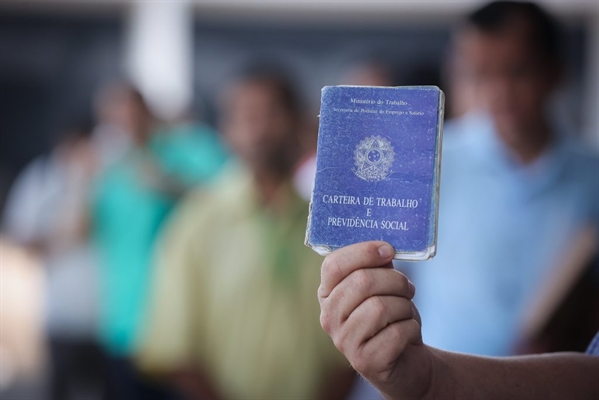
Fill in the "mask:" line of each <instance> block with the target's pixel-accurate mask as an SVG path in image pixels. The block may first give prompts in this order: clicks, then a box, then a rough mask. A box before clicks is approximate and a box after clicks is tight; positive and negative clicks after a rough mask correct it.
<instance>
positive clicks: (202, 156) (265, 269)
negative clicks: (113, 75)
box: [0, 2, 599, 400]
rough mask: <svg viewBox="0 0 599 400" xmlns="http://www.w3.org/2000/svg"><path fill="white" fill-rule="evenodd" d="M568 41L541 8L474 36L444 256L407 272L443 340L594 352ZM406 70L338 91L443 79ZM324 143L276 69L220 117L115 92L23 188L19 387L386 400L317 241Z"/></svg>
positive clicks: (523, 9) (57, 393)
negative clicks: (167, 115)
mask: <svg viewBox="0 0 599 400" xmlns="http://www.w3.org/2000/svg"><path fill="white" fill-rule="evenodd" d="M559 44H560V39H559V27H558V26H557V24H556V22H555V21H554V19H553V18H552V17H551V16H549V15H548V14H546V13H545V12H544V11H543V10H542V9H541V8H539V7H538V6H536V5H534V4H530V3H518V2H494V3H491V4H489V5H486V6H483V7H481V8H480V9H478V10H476V11H475V12H473V13H471V14H470V15H469V16H468V17H467V18H465V19H464V21H463V22H462V23H461V25H460V26H458V27H457V28H456V31H455V33H454V36H453V38H452V43H451V51H450V52H449V54H450V55H449V57H448V59H447V62H446V66H445V67H446V71H445V80H444V81H443V84H442V86H443V87H442V89H444V90H445V91H446V92H447V99H448V105H449V106H450V110H451V114H450V117H451V118H450V119H448V121H447V122H446V126H445V134H444V135H445V138H444V143H443V164H442V174H441V176H442V178H441V195H440V199H441V200H440V212H439V214H440V217H439V218H440V222H439V227H440V228H439V234H438V256H437V257H436V258H435V259H434V260H433V261H430V262H427V263H425V264H422V263H421V264H411V265H401V264H398V265H397V268H399V269H403V270H404V271H406V272H407V274H409V276H410V278H411V279H412V280H413V281H414V282H415V283H416V286H417V287H418V293H417V294H416V298H415V302H416V304H417V305H418V307H419V309H420V312H421V313H422V316H423V320H424V321H426V324H425V325H424V326H423V336H424V340H425V342H426V343H428V344H430V345H433V346H436V347H440V348H443V349H447V350H453V351H461V352H468V353H475V354H486V355H509V354H516V353H524V352H541V351H557V350H583V346H584V343H585V342H587V341H588V340H589V339H590V338H591V337H592V336H593V334H594V333H595V332H596V330H597V328H598V327H599V317H598V316H599V297H598V295H597V293H599V291H598V290H597V288H598V287H599V274H598V273H597V272H598V269H597V248H598V246H597V235H596V232H597V227H598V226H599V158H598V157H597V155H596V154H593V153H591V152H589V151H588V150H586V149H585V148H584V146H583V145H581V144H580V143H579V142H578V139H577V136H576V134H575V133H574V132H571V131H567V130H566V129H564V128H562V127H561V126H558V125H557V124H556V123H555V122H554V121H553V120H552V119H551V118H550V116H548V115H547V112H546V110H547V106H548V104H549V101H550V99H551V95H552V93H553V92H554V90H555V88H556V87H557V86H558V85H559V82H560V79H561V77H562V76H561V74H562V72H563V69H562V55H561V52H560V47H559ZM394 76H395V74H394V73H393V66H392V65H385V64H383V63H381V62H378V61H368V62H363V63H359V64H356V65H352V66H349V67H348V69H347V71H346V73H344V74H342V75H341V76H339V79H338V81H337V82H331V84H354V85H378V86H394V85H401V84H437V83H438V82H435V81H433V80H431V79H430V78H429V77H428V76H426V74H420V75H418V74H416V75H415V76H414V77H412V78H410V79H409V80H404V81H402V82H397V81H395V80H394ZM316 138H317V120H316V118H315V117H312V118H310V117H308V116H307V112H306V110H305V107H304V105H303V102H302V100H301V99H300V98H299V96H298V95H297V92H296V88H295V87H294V81H293V79H292V77H291V76H290V75H289V74H288V72H287V71H285V70H283V69H282V68H281V67H280V66H278V65H271V64H268V65H266V64H262V63H257V64H255V65H250V66H245V67H243V68H241V69H240V70H239V73H238V74H237V76H236V77H235V79H232V80H231V81H230V82H228V84H227V85H226V87H223V88H222V90H221V92H220V96H219V98H218V123H217V126H216V127H210V126H208V125H206V124H204V123H200V122H197V121H194V120H192V119H191V118H190V119H189V120H186V121H180V122H178V123H177V124H166V123H163V122H161V121H159V120H158V119H157V118H156V117H155V116H154V115H152V112H151V111H150V108H149V107H148V106H147V104H146V102H145V100H144V98H143V96H142V95H141V94H140V93H139V92H138V91H137V90H136V89H135V88H134V87H133V86H131V85H130V84H127V83H124V82H118V81H115V82H113V83H111V84H109V85H106V86H104V87H102V88H101V90H100V91H99V92H98V93H97V95H96V98H95V100H94V110H93V118H90V117H89V116H85V115H84V116H81V117H78V116H75V118H74V119H73V122H72V124H71V125H70V126H69V127H67V128H66V129H64V131H63V135H62V136H61V137H60V138H59V140H58V142H57V143H56V145H55V146H54V148H53V149H52V151H51V152H50V153H48V154H45V155H43V156H40V157H38V158H36V159H34V160H33V161H31V163H30V164H29V165H28V166H27V167H26V168H25V169H24V170H23V171H22V172H21V174H20V176H19V177H18V179H17V180H16V181H15V182H14V184H13V185H12V187H11V190H10V194H9V197H8V199H7V202H6V205H5V208H4V211H3V215H2V235H3V236H2V239H1V242H0V246H2V247H1V251H2V255H1V256H2V263H1V264H2V265H1V266H0V268H1V273H2V282H1V285H2V289H1V293H0V298H1V299H2V305H1V306H0V310H1V311H2V326H0V333H1V335H2V336H1V340H0V373H1V374H0V377H1V378H2V380H5V381H6V382H8V381H11V382H13V381H14V382H18V381H19V379H21V377H22V376H25V377H27V376H29V378H28V379H34V378H31V375H28V371H34V372H35V369H36V365H40V363H42V364H43V362H42V361H40V360H41V358H43V359H44V360H47V361H46V363H47V369H46V370H47V371H50V373H49V376H48V378H47V379H48V382H49V384H48V387H49V388H50V390H49V393H48V394H47V396H48V397H49V398H52V399H110V400H120V399H123V400H135V399H160V400H162V399H219V398H224V399H266V398H271V399H282V398H294V399H316V398H326V399H336V398H338V399H345V398H356V399H357V398H377V393H376V392H375V391H374V390H373V389H372V388H369V387H368V385H367V384H366V383H365V382H363V381H360V380H359V379H357V377H356V374H355V372H353V370H352V369H351V368H349V367H348V363H347V361H346V360H345V359H344V358H343V357H342V356H341V354H340V353H338V352H337V350H336V349H335V348H334V346H333V344H332V343H331V342H330V339H329V338H328V337H327V336H326V335H325V333H324V332H322V330H321V328H320V325H319V306H318V302H317V298H316V289H317V287H318V284H319V278H320V268H319V266H320V264H321V262H322V259H321V257H320V256H318V255H317V254H316V253H314V252H313V251H312V250H310V249H309V248H307V247H305V246H304V244H303V242H304V233H305V227H306V221H307V214H308V201H309V198H310V194H311V185H312V181H313V179H314V173H315V170H316V164H315V156H316ZM24 293H26V294H27V295H24ZM35 296H37V297H35ZM15 304H18V305H19V306H18V307H16V306H13V305H15ZM40 305H41V306H40ZM464 321H467V322H466V323H465V322H464ZM41 332H43V336H39V335H40V333H41ZM36 346H37V347H36ZM1 383H2V382H0V384H1Z"/></svg>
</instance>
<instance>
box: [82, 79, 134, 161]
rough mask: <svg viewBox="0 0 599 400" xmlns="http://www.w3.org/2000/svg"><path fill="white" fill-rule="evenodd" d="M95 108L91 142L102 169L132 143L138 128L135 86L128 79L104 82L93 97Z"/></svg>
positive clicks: (120, 155)
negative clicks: (127, 81)
mask: <svg viewBox="0 0 599 400" xmlns="http://www.w3.org/2000/svg"><path fill="white" fill-rule="evenodd" d="M93 108H94V114H95V118H96V121H97V124H96V126H95V128H94V132H93V136H92V144H93V147H94V150H95V152H96V157H97V159H98V163H99V164H100V167H101V170H105V169H106V168H108V167H110V166H111V165H112V164H114V163H115V162H117V161H119V160H120V159H121V158H122V157H123V156H124V155H125V154H127V152H128V151H129V149H130V148H131V146H133V141H134V139H133V137H134V134H135V131H136V130H137V129H138V128H137V127H136V125H137V124H138V122H136V121H135V115H136V113H137V112H136V110H135V108H136V100H135V89H134V88H133V87H132V86H131V85H130V84H128V83H126V82H125V81H118V80H115V81H111V82H108V83H105V84H103V85H102V86H101V87H100V88H99V89H98V91H97V93H96V95H95V97H94V99H93Z"/></svg>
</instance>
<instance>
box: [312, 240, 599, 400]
mask: <svg viewBox="0 0 599 400" xmlns="http://www.w3.org/2000/svg"><path fill="white" fill-rule="evenodd" d="M394 253H395V252H394V250H393V247H391V246H390V245H389V244H388V243H384V242H366V243H358V244H355V245H352V246H348V247H345V248H343V249H339V250H337V251H335V252H333V253H331V254H330V255H328V256H327V258H326V259H325V261H324V263H323V264H322V279H321V284H320V286H319V288H318V300H319V302H320V306H321V314H320V321H321V324H322V327H323V328H324V330H325V331H326V332H327V333H329V334H330V335H331V337H332V339H333V341H334V343H335V345H336V346H337V348H338V349H339V350H340V351H342V352H343V354H345V356H346V357H347V359H348V360H349V361H350V363H351V364H352V366H353V367H354V368H355V369H356V370H357V371H358V372H360V374H362V375H363V376H364V377H365V378H366V379H368V380H369V381H370V382H372V383H373V384H374V385H375V386H376V387H377V388H378V389H380V390H381V392H382V393H383V395H384V397H385V398H387V399H482V398H485V399H487V398H491V399H533V398H534V399H565V398H567V399H596V398H598V397H599V380H597V377H598V376H599V332H597V334H596V336H595V338H594V339H593V341H592V342H591V344H590V345H589V347H588V349H587V354H580V353H574V352H564V353H556V354H545V355H536V356H520V357H495V358H494V357H480V356H479V357H477V356H472V355H468V354H460V353H453V352H448V351H443V350H440V349H436V348H434V347H431V346H429V345H426V344H424V343H425V342H426V337H424V342H423V335H422V332H421V327H422V326H426V325H427V321H426V320H425V319H424V318H423V319H421V318H420V315H419V313H418V309H417V308H416V307H415V305H414V303H413V301H412V299H413V298H414V295H415V293H416V292H417V290H416V287H415V286H414V284H413V283H412V282H410V281H409V280H408V279H407V278H406V276H405V275H403V274H401V273H399V272H398V271H395V270H393V264H392V262H391V261H392V259H393V256H394ZM444 284H451V283H450V282H445V283H444ZM448 301H449V302H451V303H452V305H454V306H455V303H454V302H453V299H448ZM465 318H467V316H463V317H461V318H460V322H461V323H463V324H464V325H466V326H469V325H470V323H469V322H470V321H468V320H467V319H465ZM423 322H424V324H423ZM471 329H476V326H474V327H471Z"/></svg>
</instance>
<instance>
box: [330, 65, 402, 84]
mask: <svg viewBox="0 0 599 400" xmlns="http://www.w3.org/2000/svg"><path fill="white" fill-rule="evenodd" d="M341 84H342V85H359V86H393V73H392V71H391V67H390V66H388V65H387V64H385V63H384V62H382V61H376V60H369V61H363V62H360V63H357V64H354V65H352V66H351V67H350V68H349V69H347V70H346V71H345V73H343V75H342V77H341Z"/></svg>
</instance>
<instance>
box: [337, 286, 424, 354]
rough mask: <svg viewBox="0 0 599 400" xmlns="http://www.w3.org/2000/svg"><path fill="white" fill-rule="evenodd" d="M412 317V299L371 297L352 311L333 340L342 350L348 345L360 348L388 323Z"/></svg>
mask: <svg viewBox="0 0 599 400" xmlns="http://www.w3.org/2000/svg"><path fill="white" fill-rule="evenodd" d="M412 318H414V308H413V307H412V302H411V301H410V300H408V299H406V298H404V297H396V296H374V297H370V298H368V299H366V300H365V301H364V302H363V303H362V304H360V305H359V306H358V307H357V308H356V309H355V310H354V311H353V312H352V313H351V315H350V316H349V318H348V319H347V321H346V322H345V323H343V325H342V327H341V329H339V330H338V331H337V334H336V337H334V338H333V341H334V342H335V345H339V346H340V347H341V348H340V349H339V350H341V351H343V349H345V348H347V347H354V348H359V347H361V346H362V345H364V344H365V343H366V342H367V341H368V340H370V339H371V338H373V337H374V336H375V335H376V334H378V333H379V332H380V331H382V330H383V329H384V328H386V327H387V326H388V325H390V324H393V323H395V322H399V321H403V320H407V319H412ZM339 346H338V348H339Z"/></svg>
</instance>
